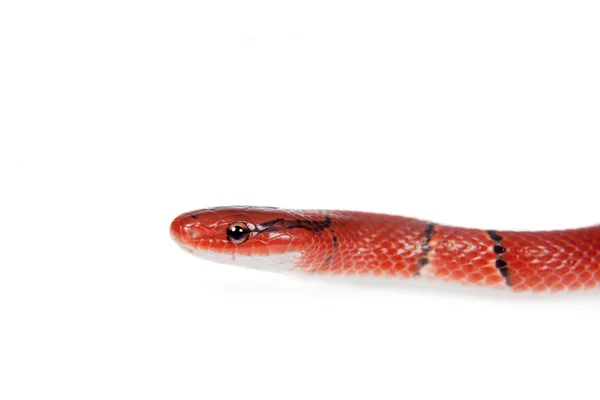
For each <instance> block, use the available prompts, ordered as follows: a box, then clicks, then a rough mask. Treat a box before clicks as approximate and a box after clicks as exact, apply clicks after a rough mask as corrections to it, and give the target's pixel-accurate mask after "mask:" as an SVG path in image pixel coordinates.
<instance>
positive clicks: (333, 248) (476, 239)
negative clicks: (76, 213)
mask: <svg viewBox="0 0 600 400" xmlns="http://www.w3.org/2000/svg"><path fill="white" fill-rule="evenodd" d="M170 234H171V237H172V238H173V239H174V240H175V242H176V243H177V244H178V245H179V246H180V247H182V248H183V249H184V250H186V251H188V252H189V253H192V254H193V255H195V256H198V257H200V258H203V259H205V260H209V261H214V262H218V263H225V264H233V265H241V266H246V267H251V268H258V269H261V270H272V271H278V272H282V271H294V272H301V273H305V274H310V275H335V276H342V277H349V276H373V277H380V278H384V279H423V278H425V279H436V280H442V281H449V282H456V283H459V284H462V285H476V286H483V287H489V288H496V289H506V290H511V291H514V292H525V291H530V292H560V291H577V290H584V289H594V288H597V287H598V286H599V285H600V225H595V226H590V227H585V228H578V229H567V230H553V231H499V230H482V229H473V228H460V227H454V226H446V225H440V224H436V223H433V222H429V221H425V220H420V219H415V218H408V217H402V216H396V215H388V214H379V213H368V212H359V211H336V210H292V209H280V208H274V207H250V206H231V207H215V208H205V209H200V210H196V211H191V212H186V213H184V214H181V215H179V216H178V217H176V218H175V219H174V220H173V221H172V223H171V225H170Z"/></svg>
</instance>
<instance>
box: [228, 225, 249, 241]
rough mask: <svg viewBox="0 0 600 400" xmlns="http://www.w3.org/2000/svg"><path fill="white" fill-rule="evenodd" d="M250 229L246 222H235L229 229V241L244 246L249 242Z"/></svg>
mask: <svg viewBox="0 0 600 400" xmlns="http://www.w3.org/2000/svg"><path fill="white" fill-rule="evenodd" d="M248 236H250V229H248V225H246V224H245V223H244V222H234V223H233V224H231V225H229V227H227V239H229V241H230V242H231V243H233V244H242V243H244V242H245V241H246V240H248Z"/></svg>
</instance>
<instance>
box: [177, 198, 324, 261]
mask: <svg viewBox="0 0 600 400" xmlns="http://www.w3.org/2000/svg"><path fill="white" fill-rule="evenodd" d="M330 225H331V219H330V218H329V217H327V216H325V214H324V213H323V212H320V211H311V212H309V213H306V212H296V211H291V210H283V209H277V208H268V207H220V208H210V209H202V210H196V211H192V212H187V213H184V214H181V215H180V216H178V217H177V218H175V219H174V220H173V222H172V223H171V237H172V238H173V239H174V240H175V242H177V244H179V246H181V247H182V248H183V249H185V250H186V251H188V252H190V253H192V254H194V255H195V256H198V257H200V258H203V259H207V260H210V261H215V262H219V263H225V264H238V265H243V266H250V267H256V268H260V269H276V270H291V269H294V268H295V267H297V266H298V265H299V264H300V263H301V261H303V260H304V261H306V260H308V258H307V255H308V253H311V249H312V252H313V253H314V254H319V255H320V254H323V252H320V253H317V252H316V251H315V250H316V249H319V248H322V246H320V244H321V243H324V244H325V245H327V243H329V244H330V243H331V234H330V232H328V229H329V227H330ZM314 258H318V257H317V256H313V257H312V259H311V261H319V260H314ZM321 262H322V261H321Z"/></svg>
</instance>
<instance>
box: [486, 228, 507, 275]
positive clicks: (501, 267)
mask: <svg viewBox="0 0 600 400" xmlns="http://www.w3.org/2000/svg"><path fill="white" fill-rule="evenodd" d="M487 234H488V235H489V236H490V239H492V240H493V241H494V242H495V244H494V253H496V255H497V256H498V258H496V268H497V269H498V272H500V275H502V277H503V278H504V282H506V285H507V286H512V284H511V283H510V276H509V275H508V263H507V262H506V261H504V260H503V259H502V258H503V257H504V253H506V248H505V247H504V246H502V239H504V238H503V237H502V236H500V235H499V234H498V232H496V231H487Z"/></svg>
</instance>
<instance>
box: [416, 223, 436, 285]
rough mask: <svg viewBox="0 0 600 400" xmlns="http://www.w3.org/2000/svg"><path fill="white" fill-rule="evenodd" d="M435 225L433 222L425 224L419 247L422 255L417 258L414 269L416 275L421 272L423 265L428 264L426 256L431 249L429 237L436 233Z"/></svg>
mask: <svg viewBox="0 0 600 400" xmlns="http://www.w3.org/2000/svg"><path fill="white" fill-rule="evenodd" d="M435 226H436V225H435V224H434V223H429V224H427V229H426V230H425V236H424V237H423V241H422V242H421V249H422V250H423V257H421V258H419V260H418V261H417V267H418V268H417V270H416V271H415V274H416V275H419V274H420V273H421V268H423V267H424V266H426V265H427V264H429V259H428V258H427V254H429V252H430V251H431V246H430V245H429V242H430V241H431V238H432V237H433V235H435V234H436V231H435Z"/></svg>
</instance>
